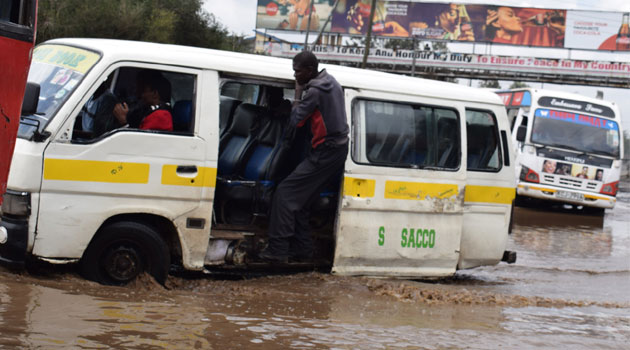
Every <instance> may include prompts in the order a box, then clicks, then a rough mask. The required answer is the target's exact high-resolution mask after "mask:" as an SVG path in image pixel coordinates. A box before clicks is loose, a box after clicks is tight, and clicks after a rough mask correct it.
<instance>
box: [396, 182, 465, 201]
mask: <svg viewBox="0 0 630 350" xmlns="http://www.w3.org/2000/svg"><path fill="white" fill-rule="evenodd" d="M457 188H458V187H457V185H453V184H435V183H421V182H404V181H386V182H385V198H387V199H410V200H420V201H421V200H424V199H425V198H426V197H427V196H428V197H437V198H448V197H451V196H457V192H458V191H457Z"/></svg>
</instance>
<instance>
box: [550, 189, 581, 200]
mask: <svg viewBox="0 0 630 350" xmlns="http://www.w3.org/2000/svg"><path fill="white" fill-rule="evenodd" d="M556 198H560V199H568V200H572V201H580V202H582V201H584V195H583V194H581V193H576V192H569V191H557V192H556Z"/></svg>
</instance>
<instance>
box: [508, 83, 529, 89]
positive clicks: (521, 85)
mask: <svg viewBox="0 0 630 350" xmlns="http://www.w3.org/2000/svg"><path fill="white" fill-rule="evenodd" d="M528 87H529V85H527V84H526V83H523V82H522V81H514V82H512V85H510V87H509V88H510V89H523V88H528Z"/></svg>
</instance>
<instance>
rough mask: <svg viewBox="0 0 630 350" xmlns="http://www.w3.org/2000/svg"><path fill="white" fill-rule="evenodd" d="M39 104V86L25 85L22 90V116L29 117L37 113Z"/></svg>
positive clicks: (34, 84)
mask: <svg viewBox="0 0 630 350" xmlns="http://www.w3.org/2000/svg"><path fill="white" fill-rule="evenodd" d="M38 103H39V84H37V83H26V90H24V100H22V115H31V114H35V112H37V104H38Z"/></svg>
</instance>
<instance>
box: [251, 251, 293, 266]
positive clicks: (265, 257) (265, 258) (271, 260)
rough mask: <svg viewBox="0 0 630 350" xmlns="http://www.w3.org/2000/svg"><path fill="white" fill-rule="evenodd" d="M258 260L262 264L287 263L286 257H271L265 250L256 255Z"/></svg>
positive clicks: (287, 258)
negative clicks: (262, 262)
mask: <svg viewBox="0 0 630 350" xmlns="http://www.w3.org/2000/svg"><path fill="white" fill-rule="evenodd" d="M258 258H259V259H260V260H262V261H264V262H269V263H275V264H286V263H288V262H289V257H288V256H286V255H285V256H282V255H273V254H271V253H270V252H268V251H267V250H266V249H265V250H263V251H262V252H260V253H258Z"/></svg>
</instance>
